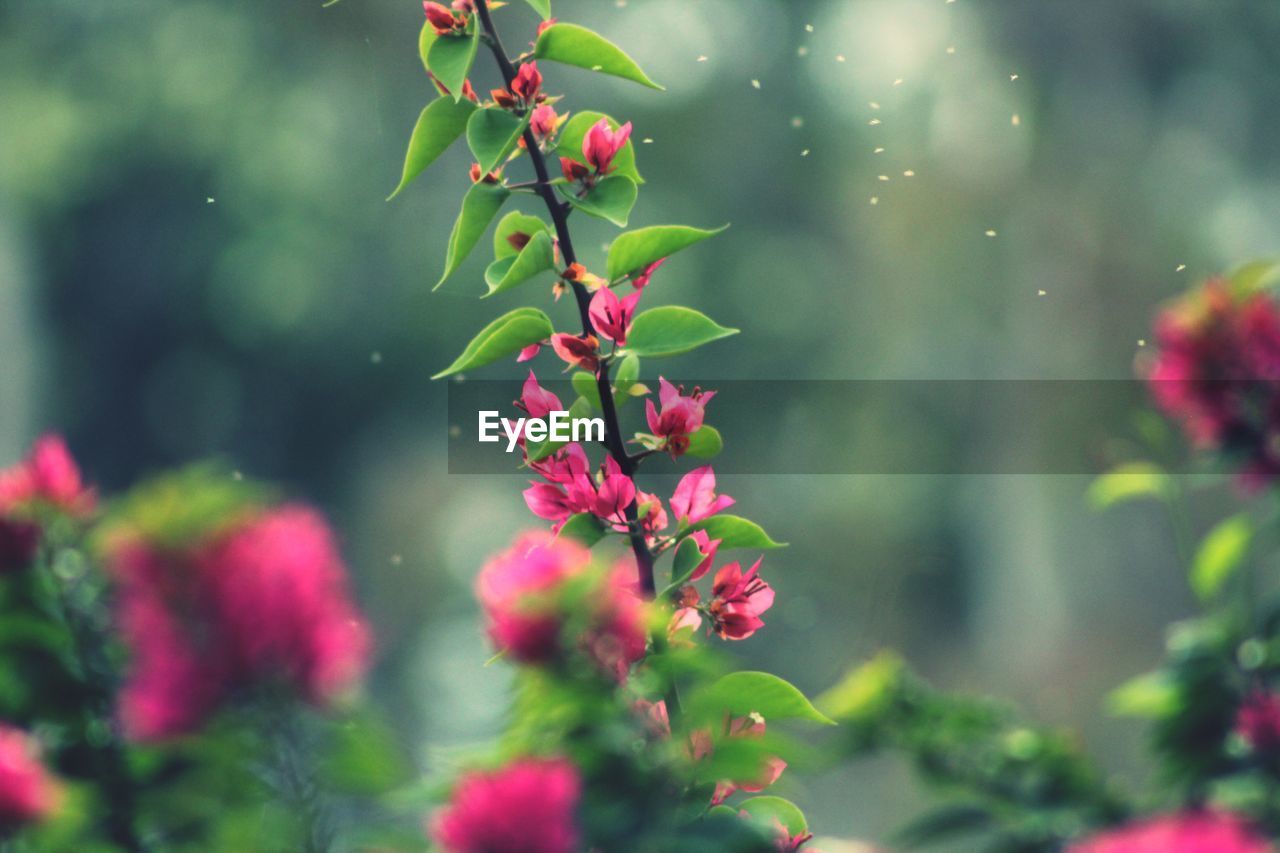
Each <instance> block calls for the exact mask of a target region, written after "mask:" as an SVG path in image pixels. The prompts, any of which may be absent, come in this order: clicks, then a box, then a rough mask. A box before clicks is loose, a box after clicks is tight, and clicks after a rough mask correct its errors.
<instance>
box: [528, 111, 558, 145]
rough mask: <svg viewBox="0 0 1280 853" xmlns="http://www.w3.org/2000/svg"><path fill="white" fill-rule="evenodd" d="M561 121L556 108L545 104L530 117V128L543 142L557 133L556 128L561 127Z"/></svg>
mask: <svg viewBox="0 0 1280 853" xmlns="http://www.w3.org/2000/svg"><path fill="white" fill-rule="evenodd" d="M560 121H561V119H560V116H558V115H556V111H555V108H554V107H552V106H551V105H550V104H543V105H542V106H540V107H537V108H536V109H534V111H533V115H532V116H530V117H529V128H530V129H531V130H532V131H533V135H534V136H535V137H536V138H537V140H538V141H539V142H542V141H544V140H546V139H547V138H548V137H550V136H551V134H553V133H555V132H556V128H558V127H560ZM521 141H523V140H521Z"/></svg>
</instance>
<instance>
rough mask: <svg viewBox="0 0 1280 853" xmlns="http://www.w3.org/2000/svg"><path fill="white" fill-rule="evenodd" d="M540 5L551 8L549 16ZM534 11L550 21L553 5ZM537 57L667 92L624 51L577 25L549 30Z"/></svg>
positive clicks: (541, 37)
mask: <svg viewBox="0 0 1280 853" xmlns="http://www.w3.org/2000/svg"><path fill="white" fill-rule="evenodd" d="M530 5H534V4H533V0H530ZM540 5H546V6H547V12H546V13H543V10H542V9H541V8H539V6H540ZM534 8H535V9H538V12H539V14H541V15H542V16H543V17H544V18H548V17H550V14H549V13H550V4H549V3H543V4H539V5H534ZM533 55H534V58H536V59H549V60H551V61H552V62H559V63H562V64H564V65H573V66H575V67H578V68H585V69H587V70H588V71H598V72H600V73H601V74H610V75H612V76H614V77H621V78H623V79H624V80H631V81H633V82H635V83H639V84H640V85H642V86H648V87H649V88H650V89H657V90H659V91H662V90H663V87H662V86H660V85H658V84H657V83H655V82H653V81H652V80H650V79H649V76H648V75H647V74H645V73H644V71H643V70H641V68H640V66H639V65H637V64H636V62H635V60H634V59H632V58H631V57H629V56H627V54H626V53H625V52H624V51H623V50H622V48H620V47H618V46H617V45H616V44H614V43H613V42H611V41H609V40H608V39H606V38H604V37H603V36H601V35H600V34H599V33H596V32H593V31H591V30H589V29H587V28H586V27H580V26H578V25H577V24H552V25H551V26H549V27H547V28H546V29H545V30H543V31H542V34H541V35H539V36H538V42H537V44H535V45H534V47H533Z"/></svg>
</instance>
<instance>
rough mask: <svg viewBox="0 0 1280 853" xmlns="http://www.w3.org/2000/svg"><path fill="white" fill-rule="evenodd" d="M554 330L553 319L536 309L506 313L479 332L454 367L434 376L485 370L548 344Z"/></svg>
mask: <svg viewBox="0 0 1280 853" xmlns="http://www.w3.org/2000/svg"><path fill="white" fill-rule="evenodd" d="M554 331H555V329H554V328H553V327H552V325H551V319H550V318H549V317H547V315H546V314H544V313H542V312H541V311H539V310H538V309H537V308H517V309H515V310H514V311H509V312H507V313H506V314H503V315H502V316H501V317H499V318H498V319H496V320H494V321H493V322H492V323H490V324H489V325H487V326H485V327H484V328H483V329H481V330H480V333H479V334H477V335H476V336H475V337H474V338H472V339H471V343H469V344H467V347H466V349H464V350H463V351H462V355H460V356H458V357H457V358H456V359H454V362H453V364H451V365H449V366H448V367H446V368H445V369H444V370H442V371H440V372H439V373H437V374H436V375H435V376H432V377H431V378H432V379H439V378H441V377H442V376H450V375H452V374H455V373H461V372H462V371H464V370H471V369H473V368H476V367H483V366H484V365H486V364H491V363H493V362H495V361H497V360H498V359H501V358H506V357H507V356H509V355H514V354H515V353H517V352H519V351H520V350H522V349H524V348H525V347H527V346H529V345H530V344H536V343H539V342H541V341H545V340H546V339H547V338H549V337H551V334H552V333H553V332H554Z"/></svg>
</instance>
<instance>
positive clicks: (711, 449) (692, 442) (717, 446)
mask: <svg viewBox="0 0 1280 853" xmlns="http://www.w3.org/2000/svg"><path fill="white" fill-rule="evenodd" d="M721 450H724V439H723V438H721V437H720V431H719V430H717V429H716V428H715V427H713V426H707V425H705V424H704V425H703V426H701V427H699V428H698V430H697V431H696V432H694V433H693V434H692V435H690V436H689V447H688V448H687V449H686V450H685V455H687V456H692V457H694V458H695V459H711V458H712V457H714V456H717V455H718V454H719V453H720V451H721Z"/></svg>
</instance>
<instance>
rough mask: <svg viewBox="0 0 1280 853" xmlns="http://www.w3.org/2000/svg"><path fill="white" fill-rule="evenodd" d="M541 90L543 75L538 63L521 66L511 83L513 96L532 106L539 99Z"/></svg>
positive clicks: (527, 63)
mask: <svg viewBox="0 0 1280 853" xmlns="http://www.w3.org/2000/svg"><path fill="white" fill-rule="evenodd" d="M541 89H542V74H540V73H539V72H538V63H536V62H526V63H525V64H524V65H521V66H520V70H519V71H517V72H516V76H515V79H513V80H512V81H511V94H513V95H515V96H516V97H517V98H520V99H521V100H522V101H524V102H525V103H526V104H532V103H533V102H534V101H536V100H537V99H538V95H539V93H540V91H541Z"/></svg>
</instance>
